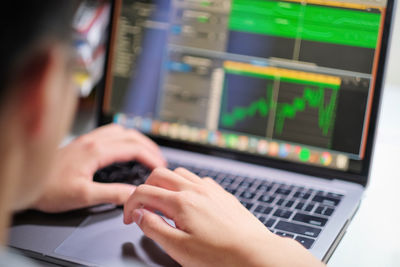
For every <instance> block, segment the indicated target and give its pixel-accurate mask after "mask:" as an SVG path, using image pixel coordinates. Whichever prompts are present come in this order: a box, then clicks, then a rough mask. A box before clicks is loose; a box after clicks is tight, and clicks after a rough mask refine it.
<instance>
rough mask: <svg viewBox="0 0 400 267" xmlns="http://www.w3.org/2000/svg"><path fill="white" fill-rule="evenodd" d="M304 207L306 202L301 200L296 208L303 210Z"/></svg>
mask: <svg viewBox="0 0 400 267" xmlns="http://www.w3.org/2000/svg"><path fill="white" fill-rule="evenodd" d="M303 207H304V202H299V203H297V205H296V207H295V209H296V210H302V209H303Z"/></svg>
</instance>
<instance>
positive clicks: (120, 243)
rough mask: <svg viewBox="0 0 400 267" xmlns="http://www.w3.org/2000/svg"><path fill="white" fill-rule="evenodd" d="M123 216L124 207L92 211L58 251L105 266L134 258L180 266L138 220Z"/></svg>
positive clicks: (134, 259) (122, 262)
mask: <svg viewBox="0 0 400 267" xmlns="http://www.w3.org/2000/svg"><path fill="white" fill-rule="evenodd" d="M122 219H123V213H122V210H121V209H114V210H111V211H109V212H106V213H101V214H95V215H90V216H89V217H87V218H86V220H85V221H84V222H83V223H82V224H81V225H80V226H79V227H78V228H77V229H76V230H75V231H74V232H73V233H72V234H71V235H70V236H69V237H68V238H67V239H65V240H64V242H62V243H61V244H60V245H59V246H58V247H57V248H56V249H55V253H56V254H59V255H62V256H66V257H68V258H71V259H72V260H73V259H76V260H77V261H84V262H90V263H93V264H95V265H101V266H119V265H126V263H127V262H129V261H132V260H133V261H136V262H138V261H139V262H142V263H144V264H146V265H149V266H179V265H178V264H177V263H176V262H175V261H174V260H173V259H172V258H171V257H169V256H168V255H167V254H166V253H165V252H164V251H163V250H162V249H161V248H160V247H159V246H158V245H157V244H156V243H155V242H153V241H152V240H151V239H149V238H147V237H145V236H144V235H143V233H142V231H141V230H140V228H139V227H138V226H137V225H136V224H132V225H125V224H124V223H123V220H122Z"/></svg>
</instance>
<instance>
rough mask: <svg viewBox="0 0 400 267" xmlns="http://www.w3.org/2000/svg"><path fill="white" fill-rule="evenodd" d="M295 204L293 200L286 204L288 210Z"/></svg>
mask: <svg viewBox="0 0 400 267" xmlns="http://www.w3.org/2000/svg"><path fill="white" fill-rule="evenodd" d="M293 204H294V201H293V200H289V201H288V202H286V204H285V207H286V208H290V207H292V206H293Z"/></svg>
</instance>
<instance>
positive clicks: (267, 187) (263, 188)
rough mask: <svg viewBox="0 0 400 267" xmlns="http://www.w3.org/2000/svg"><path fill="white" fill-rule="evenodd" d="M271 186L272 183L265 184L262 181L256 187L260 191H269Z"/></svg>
mask: <svg viewBox="0 0 400 267" xmlns="http://www.w3.org/2000/svg"><path fill="white" fill-rule="evenodd" d="M271 188H272V185H270V184H267V183H262V184H260V185H259V186H258V187H257V190H258V191H262V192H268V191H270V190H271Z"/></svg>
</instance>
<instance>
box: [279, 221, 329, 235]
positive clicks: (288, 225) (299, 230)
mask: <svg viewBox="0 0 400 267" xmlns="http://www.w3.org/2000/svg"><path fill="white" fill-rule="evenodd" d="M275 229H278V230H282V231H285V232H289V233H295V234H299V235H305V236H310V237H317V236H318V235H319V233H321V229H318V228H315V227H311V226H306V225H301V224H297V223H292V222H285V221H279V222H278V224H277V225H276V226H275Z"/></svg>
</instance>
